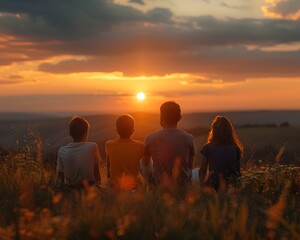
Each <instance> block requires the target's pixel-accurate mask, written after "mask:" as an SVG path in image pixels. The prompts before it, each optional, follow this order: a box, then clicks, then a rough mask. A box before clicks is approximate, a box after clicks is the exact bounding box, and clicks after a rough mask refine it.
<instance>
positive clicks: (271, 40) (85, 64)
mask: <svg viewBox="0 0 300 240" xmlns="http://www.w3.org/2000/svg"><path fill="white" fill-rule="evenodd" d="M291 2H292V3H293V4H295V3H296V2H293V1H291ZM297 2H298V1H297ZM223 3H225V2H223ZM223 5H224V4H223ZM225 5H226V4H225ZM225 5H224V6H225ZM226 6H227V7H233V6H231V5H228V4H227V5H226ZM277 6H278V5H277ZM0 12H1V13H5V14H2V15H0V33H1V34H12V35H14V36H17V39H15V40H11V41H13V42H7V43H5V44H6V46H7V47H6V48H4V53H2V55H1V57H0V65H5V64H10V63H12V62H16V61H28V60H41V59H47V58H49V57H53V56H60V55H72V56H86V58H87V61H78V60H68V61H63V62H60V63H57V64H50V63H44V64H42V65H41V66H40V67H39V70H41V71H45V72H53V73H71V72H79V71H88V72H112V71H122V72H124V73H125V74H128V75H136V74H148V75H150V74H151V75H154V74H167V73H174V72H184V73H186V72H190V73H200V74H204V75H205V76H207V77H211V78H222V79H224V80H226V81H237V80H243V79H245V78H250V77H294V76H300V73H299V70H298V65H299V63H300V59H299V51H289V52H263V51H259V50H253V51H250V50H247V49H246V48H245V46H246V45H251V46H257V47H263V46H275V45H277V44H292V43H299V42H300V21H292V20H285V19H234V18H227V19H217V18H214V17H211V16H199V17H181V18H178V17H177V18H176V16H174V15H173V14H172V12H171V11H170V10H168V9H164V8H155V9H152V10H150V11H148V12H141V11H139V10H137V9H134V8H132V7H128V6H122V5H118V4H115V3H113V2H112V1H108V0H85V1H82V0H64V1H62V0H52V1H48V0H28V1H23V0H3V1H0ZM286 12H288V11H287V10H286ZM178 20H180V21H178ZM28 42H30V43H31V44H28ZM22 43H26V44H22ZM19 53H22V54H19ZM266 63H268V64H266Z"/></svg>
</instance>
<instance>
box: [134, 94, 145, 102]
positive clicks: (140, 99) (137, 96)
mask: <svg viewBox="0 0 300 240" xmlns="http://www.w3.org/2000/svg"><path fill="white" fill-rule="evenodd" d="M136 98H137V100H139V101H143V100H145V98H146V95H145V93H143V92H139V93H138V94H137V95H136Z"/></svg>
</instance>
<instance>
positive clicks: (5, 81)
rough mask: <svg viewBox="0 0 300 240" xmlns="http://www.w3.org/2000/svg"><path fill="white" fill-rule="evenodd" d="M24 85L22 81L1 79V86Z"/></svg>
mask: <svg viewBox="0 0 300 240" xmlns="http://www.w3.org/2000/svg"><path fill="white" fill-rule="evenodd" d="M19 83H22V81H20V80H3V79H0V85H13V84H19Z"/></svg>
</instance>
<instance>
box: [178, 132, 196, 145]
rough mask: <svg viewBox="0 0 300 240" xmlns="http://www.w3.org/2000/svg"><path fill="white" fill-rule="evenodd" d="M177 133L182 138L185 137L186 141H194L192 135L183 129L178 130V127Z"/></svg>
mask: <svg viewBox="0 0 300 240" xmlns="http://www.w3.org/2000/svg"><path fill="white" fill-rule="evenodd" d="M178 134H179V135H180V136H181V137H182V138H186V139H187V140H188V141H192V142H193V141H194V136H193V135H192V134H190V133H188V132H186V131H184V130H180V129H178Z"/></svg>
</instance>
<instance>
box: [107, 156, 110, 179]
mask: <svg viewBox="0 0 300 240" xmlns="http://www.w3.org/2000/svg"><path fill="white" fill-rule="evenodd" d="M106 168H107V178H110V159H109V156H107V155H106Z"/></svg>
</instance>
